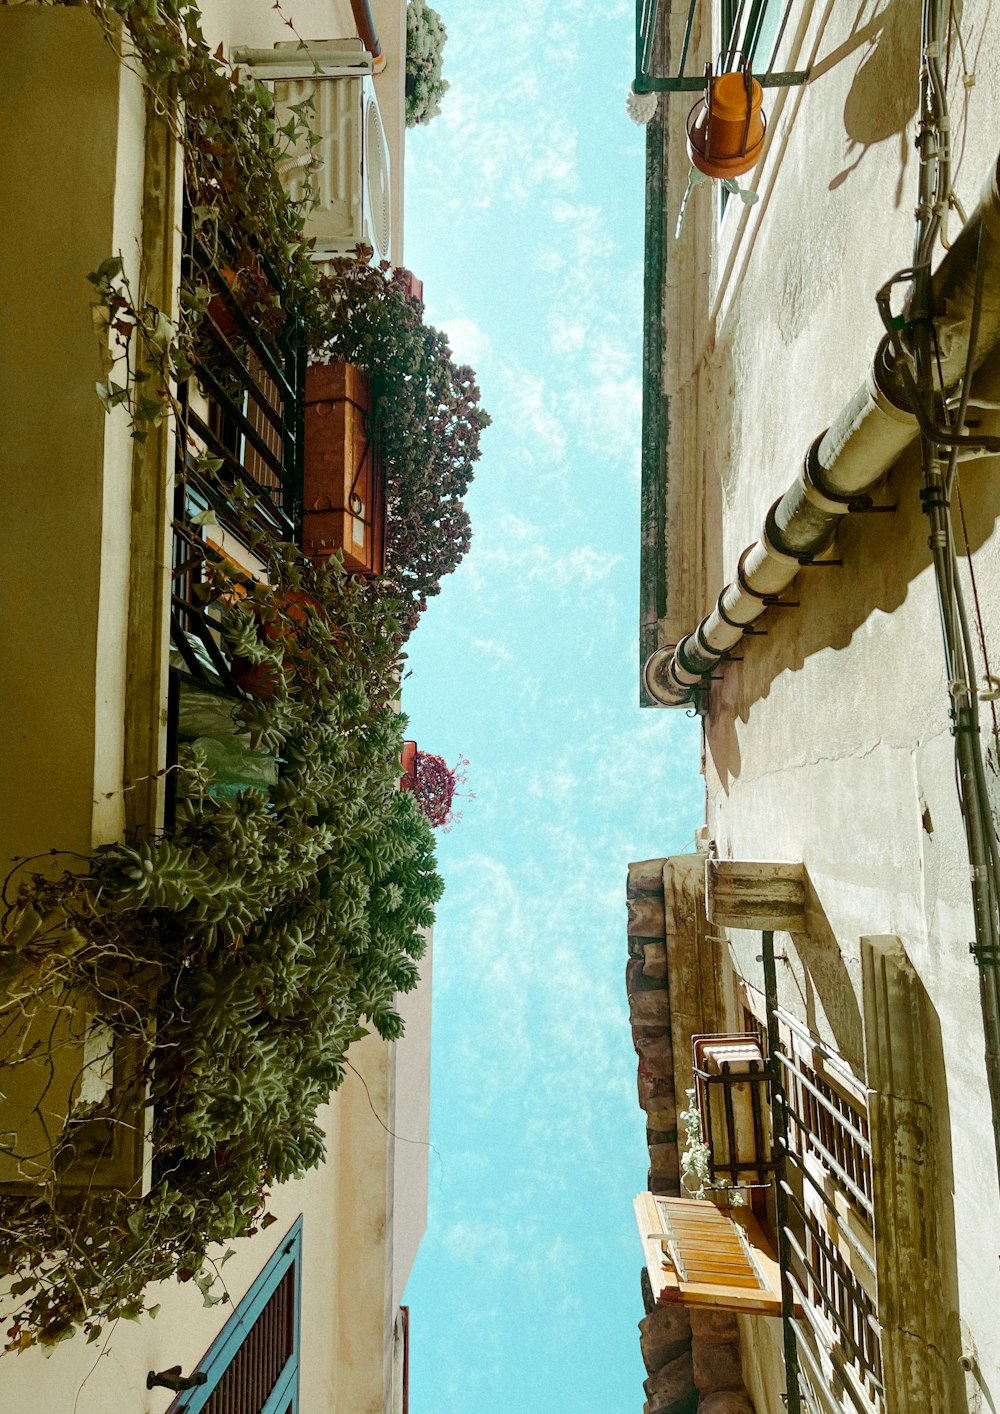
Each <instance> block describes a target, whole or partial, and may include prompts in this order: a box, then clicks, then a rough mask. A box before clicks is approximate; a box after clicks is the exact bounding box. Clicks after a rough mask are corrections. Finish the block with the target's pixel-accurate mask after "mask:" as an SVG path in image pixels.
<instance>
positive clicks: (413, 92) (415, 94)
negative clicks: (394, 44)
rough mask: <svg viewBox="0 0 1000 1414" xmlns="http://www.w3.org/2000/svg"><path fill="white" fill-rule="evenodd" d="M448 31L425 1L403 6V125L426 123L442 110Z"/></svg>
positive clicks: (410, 0)
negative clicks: (404, 56) (404, 63)
mask: <svg viewBox="0 0 1000 1414" xmlns="http://www.w3.org/2000/svg"><path fill="white" fill-rule="evenodd" d="M447 38H448V31H447V30H446V29H445V27H444V25H443V24H442V22H441V16H440V15H439V14H438V12H437V11H436V10H432V9H431V7H430V6H429V5H428V4H426V3H425V0H409V3H408V4H407V7H406V126H407V127H408V128H413V127H416V125H417V124H418V123H429V122H430V120H431V119H432V118H435V117H436V116H437V115H438V113H440V111H441V99H442V98H443V97H444V95H445V93H446V92H447V91H448V89H449V87H450V84H449V83H448V80H447V79H445V78H443V77H442V74H441V65H442V59H443V55H444V45H445V40H446V39H447Z"/></svg>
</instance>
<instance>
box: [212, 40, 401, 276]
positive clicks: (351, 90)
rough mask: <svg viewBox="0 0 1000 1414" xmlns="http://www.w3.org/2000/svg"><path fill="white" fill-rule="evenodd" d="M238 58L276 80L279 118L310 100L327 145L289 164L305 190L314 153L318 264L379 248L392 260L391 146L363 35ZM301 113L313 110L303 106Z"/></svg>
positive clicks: (294, 183)
mask: <svg viewBox="0 0 1000 1414" xmlns="http://www.w3.org/2000/svg"><path fill="white" fill-rule="evenodd" d="M233 58H234V60H236V61H237V62H241V67H243V68H244V69H245V71H247V72H248V73H249V74H250V75H252V76H253V77H254V78H257V79H262V80H264V81H265V82H270V83H273V84H274V106H275V116H276V118H277V120H278V123H279V125H281V124H284V123H285V122H287V120H288V118H289V116H290V110H291V109H293V108H298V107H299V105H300V104H308V105H310V107H311V110H312V114H311V117H310V119H309V122H310V126H311V127H312V129H313V132H314V133H316V134H317V135H318V136H319V142H318V143H317V144H316V145H315V146H314V147H313V148H312V150H311V153H310V151H309V150H308V149H307V148H306V146H305V145H304V144H302V145H301V147H300V149H299V150H296V151H295V152H292V153H290V154H289V155H288V156H287V157H286V158H285V159H284V161H283V162H282V163H281V167H280V170H281V174H282V179H283V181H284V183H285V187H286V189H287V191H288V194H289V196H291V197H292V199H293V200H301V199H302V197H303V196H304V195H305V190H306V179H307V170H306V169H307V166H308V164H309V162H310V158H311V159H312V160H314V161H315V162H316V163H317V164H318V170H316V171H314V172H313V173H312V182H313V186H314V189H315V190H316V192H317V193H318V196H319V201H318V203H317V204H316V205H315V206H314V207H313V209H312V210H311V211H310V212H309V213H308V214H307V216H306V234H307V235H308V236H310V237H311V238H312V239H313V242H314V245H313V256H314V258H315V259H316V260H317V261H324V260H329V259H331V258H332V257H334V256H338V255H352V254H353V253H354V250H355V248H356V247H357V246H358V245H368V246H371V248H372V250H373V252H374V257H373V258H374V259H375V260H388V259H389V251H390V244H391V240H392V205H391V191H390V171H389V147H388V144H387V142H386V137H385V128H384V127H383V124H382V115H381V113H380V112H379V108H378V100H377V98H376V96H375V87H374V84H373V82H372V77H371V65H372V61H371V55H370V54H368V53H367V52H366V51H365V49H364V46H363V45H362V44H361V41H360V40H347V39H339V40H326V41H321V42H310V43H309V44H308V45H306V47H305V50H303V49H302V48H301V47H300V46H299V45H297V44H295V43H294V42H291V43H289V44H287V45H286V44H279V45H276V46H275V48H274V49H273V50H240V51H234V55H233ZM300 111H307V110H301V109H300Z"/></svg>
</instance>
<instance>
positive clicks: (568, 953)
mask: <svg viewBox="0 0 1000 1414" xmlns="http://www.w3.org/2000/svg"><path fill="white" fill-rule="evenodd" d="M439 8H440V9H441V13H442V18H443V19H444V22H445V24H446V25H447V27H448V34H449V38H448V45H447V48H446V51H445V72H446V76H447V77H448V79H449V80H450V82H451V85H452V87H451V90H450V92H449V93H448V94H447V95H446V96H445V100H444V103H443V106H442V112H441V116H440V117H438V118H436V119H435V120H434V121H433V123H431V124H430V125H429V126H428V127H427V128H426V129H417V130H416V131H414V132H411V134H410V135H409V142H408V147H407V170H406V181H407V190H406V220H407V229H406V254H407V262H408V264H410V265H411V266H412V268H413V269H414V271H415V272H416V273H417V274H418V275H419V276H420V277H421V278H422V279H423V280H424V282H425V298H426V300H427V305H428V317H429V319H430V321H431V322H432V323H435V324H437V325H439V326H440V327H443V328H445V329H446V330H447V331H448V332H449V334H450V336H451V338H452V342H453V346H454V348H455V351H456V354H457V355H458V356H459V357H460V358H461V359H463V360H465V361H468V362H470V363H472V364H473V366H474V367H475V368H476V370H477V372H478V375H479V381H480V384H481V387H482V389H483V402H484V405H485V407H486V408H487V410H488V411H489V412H490V414H491V415H492V417H493V423H494V425H493V427H492V428H491V429H490V430H489V431H488V433H487V434H486V436H485V438H484V453H483V458H482V461H481V462H480V464H479V470H478V474H477V478H476V481H475V484H474V486H473V489H472V492H471V494H470V496H469V508H470V511H471V513H472V517H473V528H474V537H473V548H472V550H471V552H470V554H469V556H468V557H467V559H466V561H465V562H464V563H463V565H462V566H461V568H460V569H459V570H458V572H457V573H456V574H454V575H452V576H451V577H450V578H449V579H448V580H446V581H445V587H444V590H443V592H442V594H441V596H440V597H439V598H438V599H435V600H433V601H432V602H431V605H430V608H429V610H428V612H427V614H426V615H425V617H424V620H423V622H422V624H421V626H420V628H419V629H418V631H417V633H416V635H415V636H414V639H413V640H412V643H411V650H410V662H409V667H410V668H411V670H412V675H411V676H410V677H409V678H408V680H407V682H406V684H405V688H404V707H405V709H406V710H407V711H408V713H409V715H410V720H411V727H412V731H411V735H414V736H415V737H416V738H417V740H418V742H419V743H420V745H421V746H422V747H423V748H424V749H426V750H429V751H436V752H439V753H441V754H442V755H444V756H445V757H446V758H447V759H448V760H449V761H454V760H455V759H456V758H457V757H458V755H459V754H460V753H461V754H463V755H465V756H467V757H468V758H469V760H470V762H471V765H470V768H469V789H471V790H474V791H475V799H474V800H471V801H467V802H465V804H464V816H463V819H462V820H461V821H460V822H459V824H458V825H457V826H456V827H455V828H454V830H453V831H452V832H451V833H450V834H448V835H444V836H441V837H440V838H439V858H440V864H441V868H442V872H443V873H444V876H445V879H446V883H447V892H446V895H445V898H444V901H443V903H442V905H441V908H440V910H439V914H438V923H437V929H436V933H435V959H434V1037H433V1075H432V1102H431V1104H432V1108H431V1138H432V1141H433V1143H434V1145H435V1152H434V1153H432V1155H431V1160H430V1183H431V1198H430V1215H429V1227H428V1232H427V1235H426V1237H425V1238H424V1242H423V1246H422V1248H421V1252H420V1255H419V1257H418V1259H417V1264H416V1267H415V1269H414V1273H413V1276H412V1278H411V1281H410V1284H409V1288H408V1291H407V1300H408V1301H409V1303H410V1307H411V1331H412V1356H411V1411H412V1414H472V1411H476V1414H483V1411H493V1412H495V1414H555V1411H559V1412H560V1414H563V1411H565V1410H567V1409H572V1410H573V1411H574V1414H625V1411H628V1410H638V1409H641V1407H642V1399H643V1394H642V1384H641V1382H642V1378H643V1374H644V1371H643V1369H642V1365H641V1361H640V1358H639V1347H638V1339H637V1335H636V1329H635V1326H636V1322H637V1321H638V1320H639V1318H640V1317H641V1315H642V1306H641V1298H640V1292H639V1268H640V1249H639V1245H638V1240H637V1237H636V1234H635V1224H634V1220H633V1217H632V1202H631V1200H632V1197H633V1195H634V1194H635V1193H636V1192H637V1191H638V1190H639V1189H641V1188H643V1187H645V1173H646V1163H647V1160H646V1153H645V1144H644V1131H643V1122H642V1116H641V1113H640V1111H639V1108H638V1103H637V1099H636V1082H635V1055H634V1052H633V1051H632V1047H631V1038H630V1034H629V1029H628V1020H627V1014H626V1005H625V995H624V971H625V961H626V932H625V926H626V920H625V874H626V866H627V864H628V862H629V861H630V860H633V859H642V858H647V857H650V856H653V855H658V854H669V853H674V852H678V851H682V850H686V849H689V848H690V847H691V841H692V836H693V832H694V830H695V828H696V827H697V825H698V824H699V823H700V821H701V818H702V789H701V782H700V778H699V776H698V773H697V772H698V744H697V734H696V729H695V724H694V723H692V722H691V721H689V720H688V719H687V718H686V717H685V716H684V715H683V714H682V713H669V712H660V713H656V712H653V711H646V712H640V711H639V708H638V706H637V668H636V662H637V654H638V650H637V634H638V627H637V625H638V610H637V604H638V540H639V499H638V496H639V429H640V411H641V382H640V357H641V310H642V209H643V194H642V181H643V146H644V138H643V134H642V132H641V131H640V130H639V129H637V128H635V127H633V126H632V124H631V123H630V122H629V121H628V119H627V117H626V114H625V106H624V100H625V94H626V92H627V89H628V83H629V79H630V68H631V46H632V36H633V24H634V18H633V16H634V7H633V6H632V4H631V3H630V0H622V2H621V3H608V4H605V5H602V6H595V5H593V4H592V3H589V0H562V3H555V0H550V3H546V0H536V3H534V4H532V5H530V6H524V7H511V6H500V5H485V4H484V3H483V0H441V4H440V6H439Z"/></svg>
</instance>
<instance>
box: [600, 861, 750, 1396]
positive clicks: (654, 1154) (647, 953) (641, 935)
mask: <svg viewBox="0 0 1000 1414" xmlns="http://www.w3.org/2000/svg"><path fill="white" fill-rule="evenodd" d="M665 868H669V861H668V860H666V859H650V860H645V861H643V862H642V863H639V864H630V865H629V871H628V890H627V896H628V963H627V965H626V969H625V986H626V990H627V992H628V1003H629V1020H630V1022H631V1026H632V1042H633V1044H634V1046H635V1050H636V1055H637V1056H638V1058H639V1065H638V1091H639V1105H640V1108H641V1109H642V1110H644V1111H645V1114H646V1142H647V1145H648V1148H649V1173H648V1177H647V1187H648V1188H649V1191H650V1192H651V1193H656V1194H662V1195H664V1196H666V1197H679V1196H680V1194H681V1186H680V1149H679V1147H678V1141H677V1109H678V1106H677V1097H676V1095H675V1092H674V1058H673V1048H672V1041H671V1025H670V989H669V980H668V971H669V969H668V961H667V948H668V945H669V940H668V939H667V936H666V916H665V909H664V886H663V873H664V869H665ZM642 1294H643V1303H644V1305H645V1309H646V1314H645V1316H644V1317H643V1319H642V1320H641V1321H640V1322H639V1341H640V1345H641V1349H642V1358H643V1363H644V1364H645V1366H646V1371H647V1378H646V1380H645V1382H644V1387H645V1391H646V1403H645V1405H644V1414H695V1411H697V1414H754V1407H753V1404H752V1402H751V1400H750V1397H749V1396H748V1394H747V1393H746V1390H745V1388H744V1385H743V1375H742V1372H741V1369H740V1348H739V1334H738V1331H737V1326H736V1318H735V1316H733V1315H731V1314H730V1313H729V1312H727V1311H712V1310H705V1311H697V1310H693V1311H689V1310H688V1308H687V1307H685V1306H681V1305H667V1306H655V1305H654V1303H653V1296H652V1292H651V1290H650V1286H649V1279H648V1277H647V1275H646V1270H645V1268H643V1269H642Z"/></svg>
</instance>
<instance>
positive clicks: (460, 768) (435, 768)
mask: <svg viewBox="0 0 1000 1414" xmlns="http://www.w3.org/2000/svg"><path fill="white" fill-rule="evenodd" d="M468 764H469V763H468V761H467V760H466V758H465V757H464V756H460V757H459V758H458V762H457V763H456V765H455V766H454V767H452V766H449V765H448V763H447V762H446V761H445V759H444V757H443V756H434V755H433V754H432V753H431V752H429V751H416V752H414V755H413V770H412V772H406V773H405V774H404V775H403V777H402V778H401V780H400V785H401V787H402V788H403V790H409V791H412V792H413V795H414V798H415V799H416V802H417V804H418V805H419V807H420V810H421V813H422V814H423V815H424V816H425V818H426V819H428V820H429V821H430V823H431V824H432V825H433V826H434V828H435V829H441V830H443V831H444V832H445V834H447V833H448V831H449V830H450V829H451V827H452V825H454V824H455V823H456V822H457V821H459V820H461V818H462V816H461V814H460V813H459V812H458V811H456V810H455V809H454V800H455V796H456V795H457V794H459V790H458V788H459V786H461V785H464V784H465V782H466V781H467V779H468V777H467V775H466V772H465V767H466V766H468ZM466 794H467V796H468V798H469V799H470V800H471V799H473V796H472V794H471V792H466Z"/></svg>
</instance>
